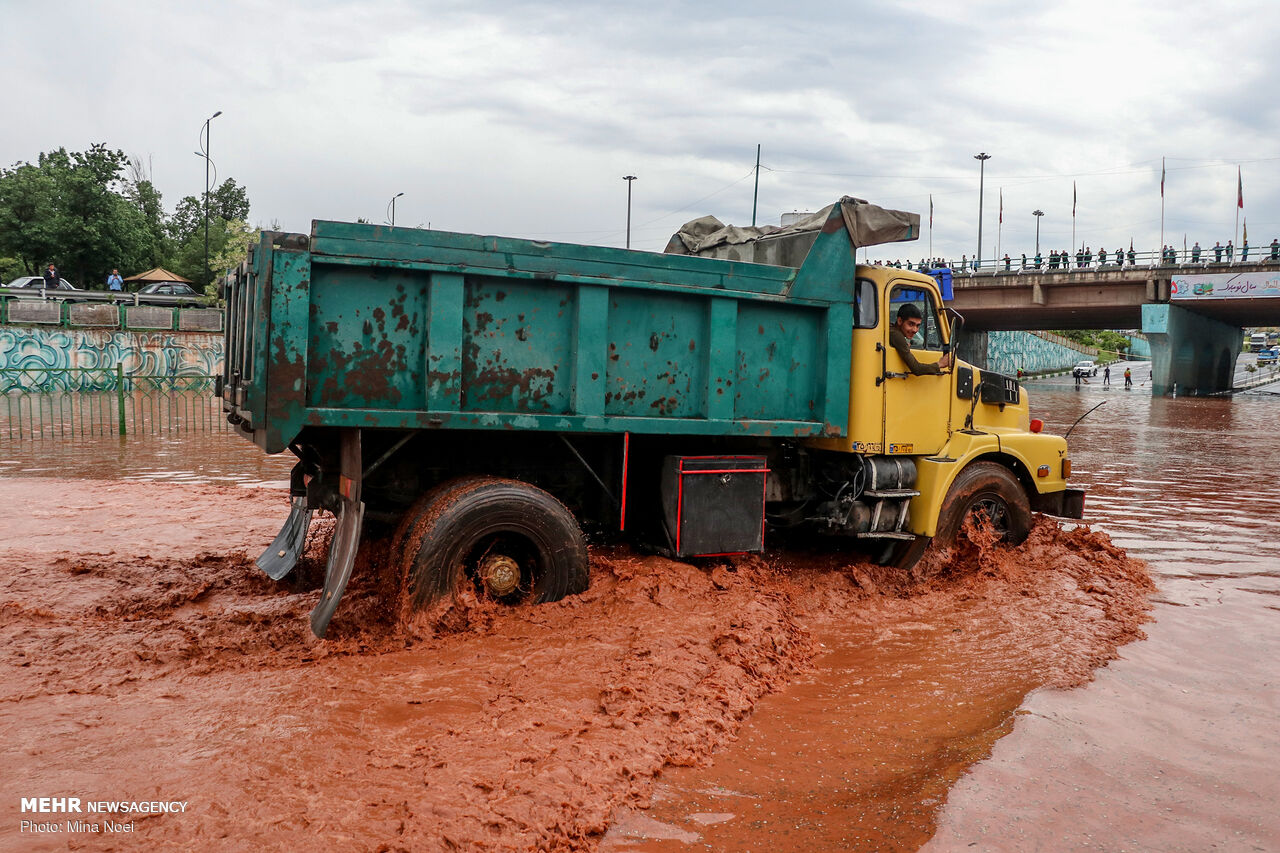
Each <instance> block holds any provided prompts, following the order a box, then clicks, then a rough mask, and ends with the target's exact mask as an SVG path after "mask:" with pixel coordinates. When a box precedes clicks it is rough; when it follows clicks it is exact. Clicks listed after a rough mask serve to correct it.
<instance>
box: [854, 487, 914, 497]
mask: <svg viewBox="0 0 1280 853" xmlns="http://www.w3.org/2000/svg"><path fill="white" fill-rule="evenodd" d="M918 494H920V493H919V492H917V491H916V490H915V489H865V490H864V491H863V492H862V496H863V497H867V498H914V497H915V496H917V495H918Z"/></svg>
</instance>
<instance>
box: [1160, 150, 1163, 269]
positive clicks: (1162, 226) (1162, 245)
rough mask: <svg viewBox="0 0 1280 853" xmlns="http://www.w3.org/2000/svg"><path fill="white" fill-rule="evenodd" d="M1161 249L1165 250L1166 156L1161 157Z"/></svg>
mask: <svg viewBox="0 0 1280 853" xmlns="http://www.w3.org/2000/svg"><path fill="white" fill-rule="evenodd" d="M1160 251H1161V252H1163V251H1164V158H1163V157H1161V158H1160Z"/></svg>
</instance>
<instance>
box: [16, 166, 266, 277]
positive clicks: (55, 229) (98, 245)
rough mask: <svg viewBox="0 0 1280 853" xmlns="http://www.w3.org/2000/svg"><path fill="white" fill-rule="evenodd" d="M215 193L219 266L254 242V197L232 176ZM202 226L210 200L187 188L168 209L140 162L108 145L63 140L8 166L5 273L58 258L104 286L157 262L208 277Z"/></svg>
mask: <svg viewBox="0 0 1280 853" xmlns="http://www.w3.org/2000/svg"><path fill="white" fill-rule="evenodd" d="M208 201H209V260H210V266H211V267H212V268H213V269H215V270H218V269H220V265H221V264H223V263H227V264H230V265H234V264H232V261H233V260H234V259H235V258H236V257H241V258H242V257H243V254H244V250H245V248H244V246H243V245H239V244H241V243H243V244H245V245H247V243H248V239H247V238H246V237H245V235H246V234H247V233H251V229H248V227H247V226H246V225H245V220H246V219H247V218H248V216H249V196H248V192H247V191H246V190H245V188H244V187H242V186H240V185H239V184H237V183H236V182H235V180H234V179H228V180H226V181H223V182H222V183H221V184H219V185H218V186H217V187H215V188H214V189H213V191H212V192H210V193H209V198H208ZM204 226H205V209H204V204H203V200H201V199H197V198H195V197H194V196H188V197H186V198H184V199H182V201H180V202H178V205H177V207H176V208H175V210H174V212H173V215H172V216H166V215H165V211H164V205H163V201H162V199H161V196H160V192H159V191H158V190H157V189H156V188H155V185H154V184H153V183H152V182H151V181H150V179H149V178H148V177H147V176H146V175H145V173H144V170H143V168H142V165H141V163H140V161H138V160H136V159H135V160H132V161H130V160H129V159H128V158H126V156H125V154H124V152H123V151H119V150H112V149H109V148H107V147H106V146H105V145H103V144H94V145H92V146H90V148H89V150H88V151H84V152H68V151H66V149H63V148H59V149H58V150H56V151H52V152H48V153H42V154H40V156H39V158H38V159H37V162H36V163H34V164H32V163H18V164H16V165H15V166H13V167H11V168H8V169H4V170H0V273H3V274H4V275H6V278H5V279H4V280H6V281H7V280H9V279H10V278H13V277H16V276H18V275H35V274H38V273H39V271H40V270H41V269H43V267H44V265H45V264H46V263H48V262H49V261H53V263H54V264H56V265H57V266H58V269H59V272H61V274H62V276H63V277H64V278H66V279H68V280H69V281H71V282H72V283H74V284H77V285H79V286H82V287H92V288H103V287H105V281H106V276H107V274H108V273H109V272H110V271H111V270H112V269H113V268H119V269H120V271H121V272H122V273H124V274H125V275H126V276H128V275H131V274H133V273H138V272H142V271H143V270H146V269H150V268H152V267H156V266H165V267H168V268H170V269H172V270H173V271H174V272H176V273H179V274H180V275H183V276H185V277H187V278H190V279H191V280H193V281H196V282H199V283H204V282H206V281H208V279H209V276H207V275H206V274H205V264H204V259H205V236H204V234H205V232H204ZM215 258H217V259H218V260H217V261H216V262H215ZM235 263H238V261H235ZM10 273H11V274H10Z"/></svg>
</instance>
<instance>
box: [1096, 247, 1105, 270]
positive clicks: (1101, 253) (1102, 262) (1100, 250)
mask: <svg viewBox="0 0 1280 853" xmlns="http://www.w3.org/2000/svg"><path fill="white" fill-rule="evenodd" d="M1106 265H1107V250H1106V249H1104V248H1102V247H1101V246H1099V247H1098V266H1100V267H1105V266H1106Z"/></svg>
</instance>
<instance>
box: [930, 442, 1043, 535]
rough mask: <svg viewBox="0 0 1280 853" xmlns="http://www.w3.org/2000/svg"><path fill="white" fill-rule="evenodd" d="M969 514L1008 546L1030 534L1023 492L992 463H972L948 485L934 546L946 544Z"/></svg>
mask: <svg viewBox="0 0 1280 853" xmlns="http://www.w3.org/2000/svg"><path fill="white" fill-rule="evenodd" d="M970 515H981V516H982V517H983V518H984V519H985V523H987V524H990V525H991V526H992V527H993V528H994V529H995V530H996V531H997V532H999V533H1000V538H1001V540H1002V541H1004V542H1006V543H1007V544H1010V545H1017V544H1019V543H1021V542H1022V541H1023V540H1024V539H1026V538H1027V534H1028V533H1030V532H1031V504H1030V501H1029V500H1028V499H1027V493H1026V491H1025V490H1024V489H1023V488H1022V484H1021V483H1019V482H1018V478H1017V477H1015V476H1014V475H1013V473H1012V472H1010V471H1009V469H1008V468H1006V467H1004V466H1003V465H1000V464H997V463H995V462H974V463H973V464H972V465H970V466H969V467H967V468H965V469H964V470H963V471H961V472H960V475H959V476H957V477H956V479H955V482H953V483H952V484H951V488H950V489H948V490H947V498H946V500H945V501H944V502H943V504H942V514H941V516H940V517H939V518H938V532H937V535H936V536H935V539H937V542H938V544H939V545H941V546H943V547H946V546H948V545H950V544H951V542H952V540H953V539H955V536H956V533H958V532H959V531H960V527H961V525H963V524H964V520H965V518H967V517H968V516H970Z"/></svg>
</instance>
